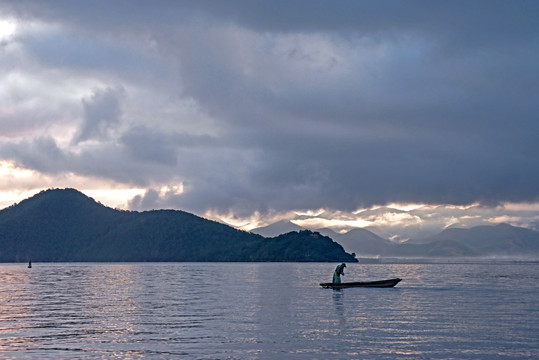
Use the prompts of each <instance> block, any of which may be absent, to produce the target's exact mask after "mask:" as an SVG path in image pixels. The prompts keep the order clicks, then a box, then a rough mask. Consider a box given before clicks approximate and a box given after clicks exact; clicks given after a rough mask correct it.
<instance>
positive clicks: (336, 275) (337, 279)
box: [333, 263, 346, 284]
mask: <svg viewBox="0 0 539 360" xmlns="http://www.w3.org/2000/svg"><path fill="white" fill-rule="evenodd" d="M345 267H346V264H345V263H342V264H341V265H337V268H336V269H335V272H334V273H333V283H334V284H340V283H341V275H343V276H344V268H345Z"/></svg>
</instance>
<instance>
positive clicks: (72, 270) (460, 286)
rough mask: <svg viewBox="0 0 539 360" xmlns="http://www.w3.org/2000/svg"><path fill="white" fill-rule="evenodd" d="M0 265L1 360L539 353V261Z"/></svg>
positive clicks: (458, 356)
mask: <svg viewBox="0 0 539 360" xmlns="http://www.w3.org/2000/svg"><path fill="white" fill-rule="evenodd" d="M336 265H337V264H322V263H127V264H95V263H75V264H72V263H67V264H66V263H62V264H44V263H35V264H33V268H32V269H28V268H26V265H25V264H0V276H1V281H2V282H1V285H0V358H2V359H22V358H36V359H72V358H76V359H143V358H144V359H169V358H187V359H537V358H539V341H538V339H539V285H538V280H539V264H538V263H461V264H368V265H361V264H348V267H347V268H346V275H345V277H344V280H343V281H362V280H377V279H385V278H391V277H400V278H402V279H403V281H402V282H401V283H399V284H398V285H397V287H395V288H389V289H376V288H350V289H343V290H331V289H322V288H321V287H320V286H319V285H318V284H319V282H325V281H331V277H332V272H333V270H334V268H335V266H336Z"/></svg>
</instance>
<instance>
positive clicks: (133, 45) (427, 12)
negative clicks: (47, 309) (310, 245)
mask: <svg viewBox="0 0 539 360" xmlns="http://www.w3.org/2000/svg"><path fill="white" fill-rule="evenodd" d="M0 14H2V15H1V16H2V17H5V21H10V22H11V23H14V24H16V26H15V30H14V31H11V32H10V33H9V34H8V33H7V32H6V34H4V35H3V36H2V34H0V39H1V40H0V160H2V161H7V162H10V163H12V164H15V165H16V166H17V167H19V168H21V169H29V170H35V171H37V172H38V173H39V174H43V176H66V174H74V175H76V176H82V177H87V178H88V179H89V180H88V181H89V182H91V181H97V180H99V181H101V183H103V182H109V183H110V184H112V185H111V186H116V187H122V186H124V187H131V188H139V189H147V192H146V195H139V196H138V197H136V198H134V199H132V201H131V202H130V205H131V206H132V207H133V208H135V209H145V208H158V207H171V208H181V209H185V210H188V211H193V212H197V213H204V212H207V211H213V212H216V213H222V214H224V213H233V214H235V216H240V217H248V216H250V215H252V214H254V213H259V214H274V213H275V212H281V213H286V212H288V211H292V210H307V209H320V208H324V209H329V210H332V211H345V212H351V211H354V210H356V209H358V208H364V207H367V208H368V207H370V206H372V205H376V204H387V203H392V202H398V203H424V204H449V205H466V204H473V203H480V204H482V205H487V206H491V207H492V208H495V206H497V205H498V204H502V203H506V202H512V203H520V202H526V203H533V202H537V201H539V186H537V184H539V166H538V164H539V148H538V145H537V134H539V121H538V119H537V114H539V102H538V101H537V96H536V94H538V93H539V85H538V84H539V72H538V71H537V64H538V63H539V25H537V18H539V5H538V4H537V2H534V1H519V2H507V1H489V2H488V3H483V2H469V1H452V2H447V3H445V2H431V1H387V2H357V1H341V2H338V3H334V2H331V1H312V2H304V1H272V2H271V3H268V2H263V1H228V2H221V1H201V2H190V1H186V2H183V1H174V2H160V3H155V2H151V1H114V2H110V1H95V2H92V3H91V4H90V3H83V2H77V1H17V2H13V1H0ZM0 20H2V19H0ZM34 186H36V187H39V186H38V185H37V184H34ZM163 189H169V190H163ZM170 189H173V190H170ZM21 191H22V189H21Z"/></svg>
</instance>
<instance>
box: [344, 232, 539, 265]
mask: <svg viewBox="0 0 539 360" xmlns="http://www.w3.org/2000/svg"><path fill="white" fill-rule="evenodd" d="M356 244H357V246H358V247H359V248H358V249H355V248H353V247H351V246H345V248H346V249H347V250H348V251H354V252H355V253H356V254H358V255H377V256H411V257H430V256H433V257H448V256H493V255H498V256H530V255H531V256H538V255H539V232H537V231H533V230H529V229H525V228H519V227H514V226H511V225H508V224H500V225H492V226H485V225H483V226H476V227H473V228H470V229H462V228H450V229H446V230H444V231H442V232H441V233H439V234H437V235H434V236H431V237H428V238H425V239H422V240H421V241H420V242H419V241H413V240H412V241H410V242H407V243H391V242H389V243H388V242H384V241H376V242H372V243H371V245H372V246H368V245H367V246H366V245H363V248H361V246H362V245H360V244H361V240H356Z"/></svg>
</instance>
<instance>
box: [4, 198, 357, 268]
mask: <svg viewBox="0 0 539 360" xmlns="http://www.w3.org/2000/svg"><path fill="white" fill-rule="evenodd" d="M29 260H32V261H33V262H39V261H322V262H324V261H331V262H343V261H344V262H356V261H357V260H356V259H355V258H354V256H353V255H350V254H348V253H346V252H345V251H344V249H343V247H342V246H341V245H339V244H337V243H336V242H334V241H333V240H332V239H330V238H329V237H326V236H323V235H321V234H319V233H315V232H311V231H307V230H304V231H299V232H297V231H294V232H288V233H287V234H283V235H279V236H276V237H272V238H265V237H263V236H260V235H256V234H253V233H249V232H245V231H240V230H237V229H234V228H232V227H230V226H228V225H224V224H221V223H218V222H215V221H210V220H207V219H204V218H201V217H198V216H195V215H193V214H190V213H186V212H183V211H177V210H156V211H145V212H135V211H121V210H115V209H111V208H108V207H106V206H104V205H102V204H100V203H98V202H96V201H95V200H93V199H91V198H89V197H87V196H86V195H84V194H82V193H81V192H79V191H77V190H75V189H53V190H46V191H42V192H41V193H39V194H37V195H35V196H33V197H31V198H29V199H26V200H23V201H21V202H20V203H18V204H16V205H13V206H10V207H8V208H5V209H3V210H0V262H19V261H29Z"/></svg>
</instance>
